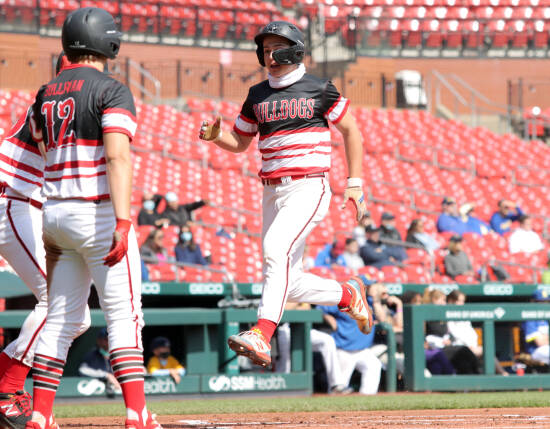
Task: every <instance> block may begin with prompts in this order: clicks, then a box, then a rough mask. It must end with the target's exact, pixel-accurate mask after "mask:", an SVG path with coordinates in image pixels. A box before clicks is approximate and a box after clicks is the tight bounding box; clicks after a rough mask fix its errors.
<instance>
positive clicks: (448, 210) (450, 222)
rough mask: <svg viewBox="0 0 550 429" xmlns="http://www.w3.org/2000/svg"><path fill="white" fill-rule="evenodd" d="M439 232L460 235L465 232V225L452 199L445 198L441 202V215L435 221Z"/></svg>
mask: <svg viewBox="0 0 550 429" xmlns="http://www.w3.org/2000/svg"><path fill="white" fill-rule="evenodd" d="M437 230H438V231H439V232H447V231H450V232H453V233H455V234H459V235H462V234H464V233H465V232H466V224H465V223H464V221H463V220H462V218H461V217H460V214H459V213H458V208H457V205H456V201H455V199H454V198H453V197H445V198H443V201H442V202H441V214H440V215H439V218H438V219H437Z"/></svg>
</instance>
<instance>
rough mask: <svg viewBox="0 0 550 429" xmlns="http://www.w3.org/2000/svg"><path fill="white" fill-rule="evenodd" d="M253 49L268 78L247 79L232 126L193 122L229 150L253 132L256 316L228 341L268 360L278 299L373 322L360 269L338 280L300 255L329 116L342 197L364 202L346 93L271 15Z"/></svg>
mask: <svg viewBox="0 0 550 429" xmlns="http://www.w3.org/2000/svg"><path fill="white" fill-rule="evenodd" d="M254 40H255V42H256V45H257V50H256V53H257V56H258V60H259V62H260V64H261V65H262V66H264V67H266V68H267V70H268V72H269V74H268V79H267V80H265V81H263V82H261V83H259V84H257V85H254V86H252V87H251V88H250V90H249V92H248V97H247V98H246V101H245V102H244V104H243V106H242V110H241V113H240V114H239V116H238V117H237V119H236V121H235V125H234V127H233V130H232V132H222V129H221V119H220V118H217V119H216V121H215V122H214V123H213V124H209V123H208V122H207V121H204V122H203V123H202V126H201V129H200V133H199V137H200V138H201V139H203V140H211V141H213V142H214V143H215V144H216V145H218V146H219V147H220V148H222V149H225V150H228V151H230V152H235V153H238V152H243V151H245V150H246V149H247V148H248V146H249V145H250V143H251V142H252V140H253V138H254V136H255V135H256V134H257V133H258V132H259V134H260V137H259V143H258V148H259V150H260V153H261V154H262V168H261V171H260V173H259V175H260V178H261V180H262V183H263V185H264V190H263V209H262V219H263V226H262V247H263V290H262V298H261V301H260V306H259V308H258V322H257V323H256V325H255V326H254V327H253V328H252V329H251V330H249V331H244V332H241V333H240V334H239V335H232V336H231V337H229V339H228V344H229V347H230V348H231V349H232V350H234V351H235V352H236V353H237V354H239V355H244V356H247V357H248V358H250V359H251V360H252V361H253V362H254V363H256V364H258V365H263V366H267V365H269V364H270V363H271V346H270V341H271V337H272V336H273V333H274V332H275V329H276V327H277V325H278V324H279V322H280V320H281V317H282V315H283V308H284V306H285V303H286V301H287V300H288V301H289V302H308V303H311V304H325V305H335V304H337V305H338V306H339V307H340V309H341V310H342V311H345V312H348V313H349V314H350V316H351V317H353V318H354V319H355V320H356V321H357V324H358V325H359V328H360V329H361V331H363V332H364V333H368V332H369V331H370V330H371V326H372V314H371V313H370V310H369V307H368V304H367V300H366V295H365V293H366V291H365V288H366V287H365V285H364V284H363V282H362V281H361V280H360V279H359V278H355V277H354V278H351V279H350V280H348V281H347V282H345V283H343V284H340V283H338V282H337V281H335V280H329V279H324V278H321V277H318V276H315V275H313V274H310V273H305V272H304V271H303V266H302V256H303V252H304V246H305V242H306V238H307V236H308V234H309V233H310V232H311V231H312V230H313V228H315V226H316V225H318V224H319V223H320V222H321V221H322V220H323V218H324V217H325V215H326V214H327V212H328V209H329V204H330V196H331V191H330V188H329V183H328V180H327V174H328V171H329V169H330V152H331V141H330V131H329V127H328V121H330V122H332V123H333V124H334V125H335V126H336V128H337V129H338V130H339V131H340V132H341V133H342V135H343V137H344V145H345V149H346V158H347V164H348V173H349V178H348V183H347V187H346V190H345V194H344V205H345V204H346V202H347V201H348V200H351V201H352V202H353V203H354V205H355V208H356V213H357V219H360V218H361V217H362V216H363V214H364V213H365V211H366V206H365V201H364V196H363V191H362V182H361V162H362V155H363V152H362V143H361V137H360V134H359V130H358V128H357V126H356V124H355V121H354V119H353V117H352V116H351V114H350V113H349V112H348V106H349V101H348V100H347V99H346V98H344V97H342V96H341V95H340V94H339V93H338V91H337V90H336V88H335V87H334V85H333V84H332V83H331V82H330V81H326V80H322V79H318V78H316V77H314V76H311V75H308V74H307V73H306V70H305V66H304V64H302V61H303V58H304V54H305V49H304V48H305V47H304V37H303V35H302V33H301V31H300V30H299V29H298V28H297V27H296V26H294V25H293V24H291V23H288V22H285V21H275V22H272V23H270V24H268V25H267V26H265V27H264V28H263V30H262V31H261V32H260V33H259V34H258V35H256V37H255V39H254Z"/></svg>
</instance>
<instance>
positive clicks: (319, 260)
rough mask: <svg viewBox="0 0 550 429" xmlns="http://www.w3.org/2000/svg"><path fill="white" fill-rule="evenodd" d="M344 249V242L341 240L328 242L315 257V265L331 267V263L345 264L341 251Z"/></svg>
mask: <svg viewBox="0 0 550 429" xmlns="http://www.w3.org/2000/svg"><path fill="white" fill-rule="evenodd" d="M345 250H346V243H345V241H342V240H337V241H334V243H329V244H327V245H326V246H325V247H323V249H322V250H321V251H320V252H319V253H318V254H317V256H316V257H315V266H316V267H326V268H332V266H333V265H341V266H343V267H345V266H346V260H345V259H344V256H343V253H344V251H345Z"/></svg>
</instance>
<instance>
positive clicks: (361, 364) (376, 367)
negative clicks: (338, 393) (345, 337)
mask: <svg viewBox="0 0 550 429" xmlns="http://www.w3.org/2000/svg"><path fill="white" fill-rule="evenodd" d="M338 361H339V362H340V368H341V370H342V380H341V382H340V383H338V384H340V385H344V386H348V385H349V381H350V378H351V375H352V374H353V371H354V370H355V369H357V371H359V372H360V373H361V386H360V388H359V393H361V394H363V395H374V394H375V393H377V392H378V386H379V384H380V375H381V374H382V362H380V360H379V359H378V358H377V357H376V355H375V354H374V352H373V351H372V350H371V349H369V348H367V349H363V350H354V351H347V350H342V349H338Z"/></svg>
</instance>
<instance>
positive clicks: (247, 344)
mask: <svg viewBox="0 0 550 429" xmlns="http://www.w3.org/2000/svg"><path fill="white" fill-rule="evenodd" d="M227 344H228V345H229V348H230V349H231V350H233V351H234V352H235V353H237V354H238V355H241V356H246V357H247V358H248V359H250V360H251V361H252V362H253V363H254V364H256V365H261V366H264V367H265V366H268V365H269V364H271V345H269V343H268V342H267V341H266V340H265V337H264V335H263V334H262V331H260V330H259V329H257V328H255V329H252V330H251V331H244V332H241V333H240V334H239V335H231V336H230V337H229V338H228V339H227Z"/></svg>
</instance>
